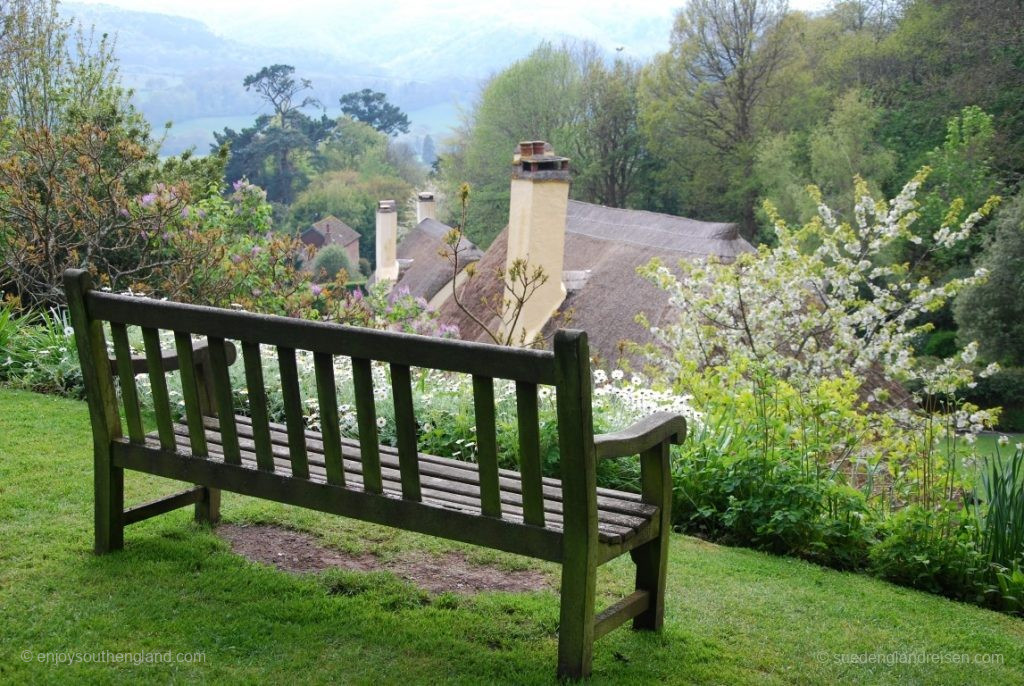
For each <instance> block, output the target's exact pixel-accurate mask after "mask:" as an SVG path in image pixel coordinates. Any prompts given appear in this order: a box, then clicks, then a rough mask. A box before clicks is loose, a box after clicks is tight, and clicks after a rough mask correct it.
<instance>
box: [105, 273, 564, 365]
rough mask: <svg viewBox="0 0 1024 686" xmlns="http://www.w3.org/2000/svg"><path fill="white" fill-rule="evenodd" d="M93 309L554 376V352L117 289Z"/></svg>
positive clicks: (346, 351)
mask: <svg viewBox="0 0 1024 686" xmlns="http://www.w3.org/2000/svg"><path fill="white" fill-rule="evenodd" d="M87 304H88V306H89V307H90V311H91V312H92V313H93V316H94V317H96V318H99V319H103V320H106V321H115V322H123V323H125V324H137V325H139V326H148V327H151V328H163V329H171V330H181V331H190V332H192V333H193V334H201V335H205V336H217V337H220V338H230V339H236V340H241V341H248V342H253V343H264V344H268V345H274V346H277V347H282V348H298V349H302V350H311V351H313V352H321V353H330V354H332V355H343V356H347V357H357V358H362V359H367V360H381V361H384V362H389V363H391V362H393V363H396V364H404V365H408V366H411V367H424V368H428V369H442V370H446V371H452V372H462V373H465V374H479V375H481V376H494V377H499V378H503V379H513V380H518V381H531V382H533V383H539V384H552V383H554V358H553V357H552V354H551V353H550V352H547V351H544V350H532V349H527V348H510V347H502V346H495V345H485V344H483V343H472V342H469V341H453V340H445V339H440V338H431V337H428V336H417V335H414V334H403V333H395V332H391V331H387V332H385V331H374V330H372V329H365V328H357V327H349V326H341V325H338V324H332V323H329V322H316V321H309V320H303V319H294V318H291V317H277V316H272V315H262V314H254V313H251V312H235V311H232V310H224V309H218V308H214V307H202V306H199V305H185V304H182V303H175V302H165V301H159V300H146V301H141V300H140V299H139V298H132V297H129V296H123V295H116V294H114V293H95V292H94V293H91V294H89V302H88V303H87Z"/></svg>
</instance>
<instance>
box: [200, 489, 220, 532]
mask: <svg viewBox="0 0 1024 686" xmlns="http://www.w3.org/2000/svg"><path fill="white" fill-rule="evenodd" d="M196 521H197V522H202V523H204V524H216V523H217V522H218V521H220V489H219V488H209V487H208V486H204V487H203V493H202V495H201V496H200V497H199V500H197V501H196Z"/></svg>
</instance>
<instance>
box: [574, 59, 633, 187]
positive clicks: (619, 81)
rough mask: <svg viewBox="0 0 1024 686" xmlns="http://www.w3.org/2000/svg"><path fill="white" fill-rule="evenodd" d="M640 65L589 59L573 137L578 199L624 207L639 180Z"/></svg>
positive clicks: (620, 60) (620, 61) (622, 60)
mask: <svg viewBox="0 0 1024 686" xmlns="http://www.w3.org/2000/svg"><path fill="white" fill-rule="evenodd" d="M639 83H640V67H639V65H638V64H636V63H634V62H629V61H626V60H624V59H621V58H620V59H616V60H615V62H614V63H613V64H612V66H611V68H609V67H607V66H606V65H605V64H604V62H603V61H601V60H594V61H592V62H590V64H589V65H588V66H587V70H586V73H585V74H584V76H583V80H582V84H581V90H580V110H581V111H580V114H579V118H578V122H579V123H578V125H577V126H576V127H575V134H574V136H573V146H572V150H571V154H572V155H573V168H574V169H575V170H576V172H577V175H576V177H575V179H574V181H575V187H574V189H573V194H574V196H575V197H576V198H578V199H580V200H585V201H588V202H596V203H600V204H602V205H608V206H610V207H626V206H627V204H628V202H629V200H630V199H631V198H632V197H633V195H634V194H635V192H636V190H637V187H638V185H639V183H640V171H641V168H642V167H643V165H644V162H645V160H646V157H647V150H646V147H645V145H644V139H643V134H642V132H641V130H640V126H639V119H638V103H637V88H638V86H639Z"/></svg>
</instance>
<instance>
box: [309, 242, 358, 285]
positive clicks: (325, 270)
mask: <svg viewBox="0 0 1024 686" xmlns="http://www.w3.org/2000/svg"><path fill="white" fill-rule="evenodd" d="M310 268H311V269H312V270H313V279H314V280H315V281H317V282H318V283H323V282H324V281H334V280H335V279H336V278H337V277H338V276H339V273H340V272H342V271H344V272H345V274H344V276H343V278H344V277H347V276H349V275H352V274H353V273H354V272H353V270H352V265H351V264H349V261H348V252H346V251H345V248H343V247H341V246H340V245H326V246H324V247H323V248H321V249H320V250H318V251H317V253H316V256H315V257H314V258H313V263H312V265H311V267H310Z"/></svg>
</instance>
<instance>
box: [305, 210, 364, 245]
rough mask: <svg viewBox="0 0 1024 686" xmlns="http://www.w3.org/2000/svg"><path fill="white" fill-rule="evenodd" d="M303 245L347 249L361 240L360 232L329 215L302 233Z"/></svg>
mask: <svg viewBox="0 0 1024 686" xmlns="http://www.w3.org/2000/svg"><path fill="white" fill-rule="evenodd" d="M301 239H302V242H303V243H307V244H311V245H316V246H317V247H318V248H321V247H323V246H325V245H340V246H342V247H345V246H347V245H349V244H350V243H352V241H358V240H359V232H358V231H356V230H355V229H353V228H352V227H351V226H349V225H348V224H346V223H345V222H343V221H341V220H340V219H338V218H337V217H335V216H334V215H333V214H331V215H328V216H326V217H324V218H323V219H321V220H320V221H318V222H316V223H315V224H313V225H312V226H310V227H309V228H308V229H306V230H305V231H303V232H302V235H301Z"/></svg>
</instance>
